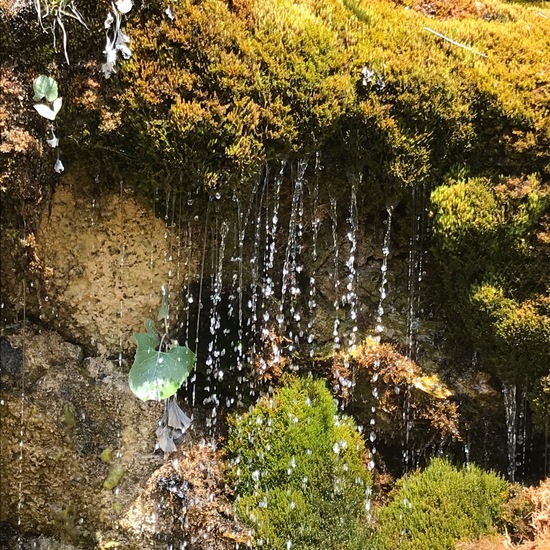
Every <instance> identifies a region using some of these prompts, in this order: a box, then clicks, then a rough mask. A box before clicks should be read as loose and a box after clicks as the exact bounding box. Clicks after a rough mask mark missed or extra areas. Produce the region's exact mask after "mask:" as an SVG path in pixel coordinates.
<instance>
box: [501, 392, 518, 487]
mask: <svg viewBox="0 0 550 550" xmlns="http://www.w3.org/2000/svg"><path fill="white" fill-rule="evenodd" d="M516 394H517V386H516V384H511V383H504V384H503V385H502V396H503V398H504V415H505V420H506V452H507V458H508V465H507V474H508V480H509V481H511V482H512V483H513V482H514V480H515V476H516V449H517V400H516V397H517V396H516Z"/></svg>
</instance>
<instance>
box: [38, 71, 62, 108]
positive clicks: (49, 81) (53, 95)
mask: <svg viewBox="0 0 550 550" xmlns="http://www.w3.org/2000/svg"><path fill="white" fill-rule="evenodd" d="M33 88H34V98H33V99H34V101H40V100H41V99H42V98H43V97H45V98H46V101H49V102H50V103H51V102H53V101H55V100H56V99H57V82H56V81H55V80H54V79H53V78H52V77H50V76H46V75H43V74H41V75H40V76H39V77H37V78H35V79H34V82H33Z"/></svg>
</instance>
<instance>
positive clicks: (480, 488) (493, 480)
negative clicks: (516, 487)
mask: <svg viewBox="0 0 550 550" xmlns="http://www.w3.org/2000/svg"><path fill="white" fill-rule="evenodd" d="M508 491H509V485H508V483H507V482H506V481H505V480H503V479H502V478H501V477H499V476H497V475H496V474H493V473H487V472H484V471H483V470H481V469H479V468H478V467H477V466H474V465H471V466H467V467H464V468H462V469H457V468H455V467H454V466H452V465H451V464H450V463H449V462H447V461H446V460H443V459H439V458H438V459H434V460H433V461H432V462H431V464H430V465H429V466H428V468H426V469H425V470H424V471H422V472H421V471H416V472H414V473H412V474H411V475H409V476H406V477H404V478H402V479H401V480H399V481H398V482H397V485H396V487H395V489H394V491H393V493H392V496H391V500H390V502H389V503H388V504H387V506H385V507H383V508H382V509H381V510H380V512H379V515H378V520H377V532H376V537H375V539H374V543H373V548H375V549H376V550H387V549H389V548H402V549H405V550H451V549H453V548H455V543H456V542H457V541H459V540H467V539H477V538H479V537H481V536H482V535H487V534H489V533H493V532H496V528H497V525H498V523H499V521H500V519H501V517H502V514H503V511H504V505H505V502H506V500H507V498H508Z"/></svg>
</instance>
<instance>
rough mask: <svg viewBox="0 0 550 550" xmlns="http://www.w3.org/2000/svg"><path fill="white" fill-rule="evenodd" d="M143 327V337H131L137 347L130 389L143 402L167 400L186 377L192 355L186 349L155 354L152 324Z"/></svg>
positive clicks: (155, 343)
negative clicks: (145, 330) (144, 330)
mask: <svg viewBox="0 0 550 550" xmlns="http://www.w3.org/2000/svg"><path fill="white" fill-rule="evenodd" d="M144 324H145V328H146V329H147V332H146V333H137V332H135V333H134V338H135V339H136V341H137V343H138V347H137V351H136V357H135V359H134V363H133V365H132V368H131V369H130V376H129V382H130V389H131V390H132V391H133V392H134V394H135V395H136V396H137V397H139V398H140V399H142V400H143V401H149V400H156V401H160V400H161V399H168V398H169V397H171V396H172V395H174V394H175V393H176V392H177V391H178V389H179V388H180V386H181V385H182V384H183V383H184V382H185V380H186V379H187V377H188V376H189V373H190V372H191V369H192V368H193V364H194V362H195V354H194V353H193V352H192V351H191V350H190V349H189V348H188V347H186V346H176V347H174V348H172V349H171V350H170V351H160V350H159V351H157V350H156V348H157V346H158V345H159V343H160V342H159V336H158V334H157V333H156V332H155V330H154V328H153V324H154V323H153V321H151V320H150V319H148V320H147V321H145V323H144Z"/></svg>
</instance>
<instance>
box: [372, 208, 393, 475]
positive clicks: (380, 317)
mask: <svg viewBox="0 0 550 550" xmlns="http://www.w3.org/2000/svg"><path fill="white" fill-rule="evenodd" d="M386 210H387V213H388V218H387V220H386V231H385V233H384V241H383V244H382V265H381V267H380V275H381V278H380V290H379V294H380V298H379V301H378V309H377V312H376V327H375V330H376V334H375V336H374V340H376V342H378V343H380V340H381V338H382V334H383V332H384V301H385V300H386V298H387V295H388V293H387V285H388V276H387V274H388V259H389V256H390V240H391V223H392V215H393V206H388V207H387V208H386ZM379 369H380V354H379V353H378V352H377V354H376V358H375V360H374V368H373V374H372V378H371V384H372V396H373V397H374V402H375V405H373V406H372V407H371V413H372V415H371V419H370V426H371V428H374V426H376V410H377V407H378V402H379V401H380V396H379V392H378V384H377V382H378V377H379V373H378V371H379ZM369 440H370V442H371V458H370V460H369V463H368V468H369V470H373V469H374V466H375V463H374V455H375V454H376V446H375V441H376V432H375V431H374V429H371V432H370V436H369Z"/></svg>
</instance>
